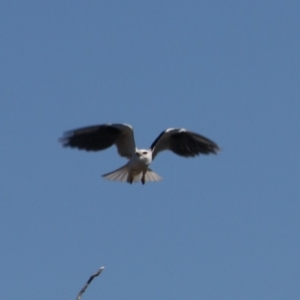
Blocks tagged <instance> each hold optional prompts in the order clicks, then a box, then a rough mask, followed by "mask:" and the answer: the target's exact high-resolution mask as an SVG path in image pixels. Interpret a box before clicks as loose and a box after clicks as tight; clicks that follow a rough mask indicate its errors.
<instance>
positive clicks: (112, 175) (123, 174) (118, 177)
mask: <svg viewBox="0 0 300 300" xmlns="http://www.w3.org/2000/svg"><path fill="white" fill-rule="evenodd" d="M128 175H129V172H128V166H127V164H126V165H124V166H122V167H121V168H119V169H117V170H114V171H112V172H109V173H106V174H104V175H102V177H104V178H105V179H107V180H112V181H121V182H128V183H130V180H129V177H130V176H128ZM141 179H142V172H141V173H140V174H138V175H136V176H134V177H133V180H132V182H140V181H141ZM160 180H162V178H161V177H160V176H159V175H158V174H156V173H155V172H153V171H152V170H151V169H148V170H147V172H146V174H145V182H147V181H150V182H151V181H152V182H153V181H160Z"/></svg>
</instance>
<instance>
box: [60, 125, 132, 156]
mask: <svg viewBox="0 0 300 300" xmlns="http://www.w3.org/2000/svg"><path fill="white" fill-rule="evenodd" d="M59 141H60V142H61V143H62V144H63V146H64V147H71V148H78V149H80V150H86V151H100V150H104V149H107V148H109V147H111V146H112V145H116V147H117V149H118V153H119V155H120V156H123V157H127V158H128V159H130V158H131V157H132V155H133V154H134V153H135V143H134V136H133V129H132V127H131V126H130V125H127V124H103V125H95V126H89V127H83V128H79V129H75V130H70V131H67V132H66V133H65V134H64V136H63V137H62V138H60V140H59Z"/></svg>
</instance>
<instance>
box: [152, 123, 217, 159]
mask: <svg viewBox="0 0 300 300" xmlns="http://www.w3.org/2000/svg"><path fill="white" fill-rule="evenodd" d="M151 150H152V159H154V158H155V156H156V155H157V154H158V153H159V152H161V151H164V150H171V151H173V152H174V153H176V154H178V155H181V156H184V157H191V156H196V155H199V154H210V153H217V151H219V150H220V148H219V147H218V145H217V144H216V143H214V142H213V141H211V140H209V139H208V138H206V137H204V136H202V135H200V134H198V133H195V132H192V131H188V130H185V129H183V128H177V129H175V128H169V129H167V130H165V131H163V132H162V133H161V134H160V135H159V136H158V137H157V138H156V140H155V141H154V142H153V143H152V145H151Z"/></svg>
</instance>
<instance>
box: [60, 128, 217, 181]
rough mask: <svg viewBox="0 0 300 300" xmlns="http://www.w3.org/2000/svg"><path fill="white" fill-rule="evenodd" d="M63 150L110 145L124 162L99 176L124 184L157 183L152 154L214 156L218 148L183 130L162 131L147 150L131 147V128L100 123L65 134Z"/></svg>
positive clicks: (105, 147) (96, 148)
mask: <svg viewBox="0 0 300 300" xmlns="http://www.w3.org/2000/svg"><path fill="white" fill-rule="evenodd" d="M59 141H60V142H61V143H62V145H63V146H64V147H71V148H78V149H80V150H85V151H101V150H105V149H107V148H109V147H111V146H113V145H115V146H116V147H117V150H118V153H119V155H120V156H122V157H125V158H127V159H128V162H127V163H126V164H125V165H124V166H122V167H121V168H119V169H117V170H115V171H112V172H110V173H107V174H104V175H102V176H103V177H104V178H106V179H108V180H114V181H122V182H128V183H130V184H132V183H133V182H139V181H141V182H142V184H145V182H146V181H159V180H161V179H162V178H161V177H160V176H159V175H158V174H156V173H155V172H153V171H152V170H151V169H150V168H149V166H150V164H151V162H152V161H153V160H154V158H155V157H156V155H157V154H158V153H159V152H161V151H164V150H170V151H172V152H174V153H175V154H177V155H180V156H184V157H194V156H196V155H199V154H210V153H215V154H216V153H217V152H218V151H219V150H220V148H219V147H218V145H217V144H216V143H214V142H213V141H211V140H209V139H208V138H206V137H204V136H202V135H200V134H198V133H195V132H192V131H188V130H186V129H184V128H169V129H166V130H164V131H163V132H162V133H161V134H160V135H159V136H158V137H157V138H156V139H155V141H154V142H153V143H152V145H151V146H150V149H138V148H136V146H135V142H134V134H133V128H132V127H131V126H130V125H128V124H102V125H95V126H88V127H83V128H79V129H75V130H70V131H67V132H65V134H64V135H63V137H62V138H60V139H59Z"/></svg>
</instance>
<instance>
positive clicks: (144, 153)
mask: <svg viewBox="0 0 300 300" xmlns="http://www.w3.org/2000/svg"><path fill="white" fill-rule="evenodd" d="M135 155H136V156H137V157H138V159H139V160H143V161H149V162H150V161H151V158H152V152H151V151H150V150H145V149H138V150H136V151H135Z"/></svg>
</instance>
